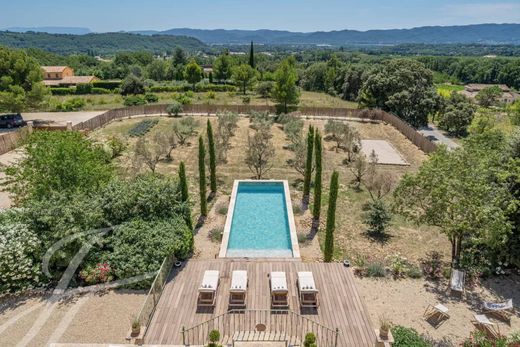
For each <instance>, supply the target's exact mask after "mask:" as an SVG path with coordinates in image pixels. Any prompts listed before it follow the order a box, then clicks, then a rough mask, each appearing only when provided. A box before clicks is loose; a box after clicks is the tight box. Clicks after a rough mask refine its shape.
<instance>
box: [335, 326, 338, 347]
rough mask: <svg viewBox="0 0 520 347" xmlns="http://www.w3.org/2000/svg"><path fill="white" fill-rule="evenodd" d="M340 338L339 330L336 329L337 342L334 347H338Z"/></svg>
mask: <svg viewBox="0 0 520 347" xmlns="http://www.w3.org/2000/svg"><path fill="white" fill-rule="evenodd" d="M338 336H339V329H338V328H336V341H334V347H338Z"/></svg>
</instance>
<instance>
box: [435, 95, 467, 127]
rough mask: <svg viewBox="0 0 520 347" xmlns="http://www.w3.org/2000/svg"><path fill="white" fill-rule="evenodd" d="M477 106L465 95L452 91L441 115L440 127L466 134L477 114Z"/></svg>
mask: <svg viewBox="0 0 520 347" xmlns="http://www.w3.org/2000/svg"><path fill="white" fill-rule="evenodd" d="M475 111H476V107H475V106H474V105H473V104H472V103H471V101H470V100H469V99H468V98H466V97H465V96H464V95H461V94H459V93H457V92H452V93H451V95H450V97H449V98H448V99H447V100H446V101H445V106H444V107H443V108H442V110H441V115H440V117H439V128H441V129H443V130H446V131H448V132H449V133H451V134H454V135H459V136H460V135H464V134H466V131H467V129H468V126H469V125H470V124H471V121H472V120H473V117H474V115H475Z"/></svg>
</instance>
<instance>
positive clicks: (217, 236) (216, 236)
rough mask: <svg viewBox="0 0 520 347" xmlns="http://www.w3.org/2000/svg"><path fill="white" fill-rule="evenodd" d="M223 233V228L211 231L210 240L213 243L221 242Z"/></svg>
mask: <svg viewBox="0 0 520 347" xmlns="http://www.w3.org/2000/svg"><path fill="white" fill-rule="evenodd" d="M223 232H224V230H223V229H222V228H213V229H211V230H210V231H209V238H210V239H211V241H213V242H221V241H222V233H223Z"/></svg>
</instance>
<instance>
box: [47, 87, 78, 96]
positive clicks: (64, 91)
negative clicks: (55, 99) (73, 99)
mask: <svg viewBox="0 0 520 347" xmlns="http://www.w3.org/2000/svg"><path fill="white" fill-rule="evenodd" d="M51 94H52V95H74V94H76V88H74V87H68V88H63V87H56V88H51Z"/></svg>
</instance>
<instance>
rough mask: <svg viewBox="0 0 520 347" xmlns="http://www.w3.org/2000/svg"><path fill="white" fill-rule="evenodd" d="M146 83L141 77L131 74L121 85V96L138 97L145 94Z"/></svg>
mask: <svg viewBox="0 0 520 347" xmlns="http://www.w3.org/2000/svg"><path fill="white" fill-rule="evenodd" d="M144 92H145V89H144V83H143V81H142V79H141V78H140V77H137V76H135V75H134V74H129V75H128V76H126V78H125V79H124V81H123V82H122V83H121V94H122V95H130V94H133V95H136V94H144Z"/></svg>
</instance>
